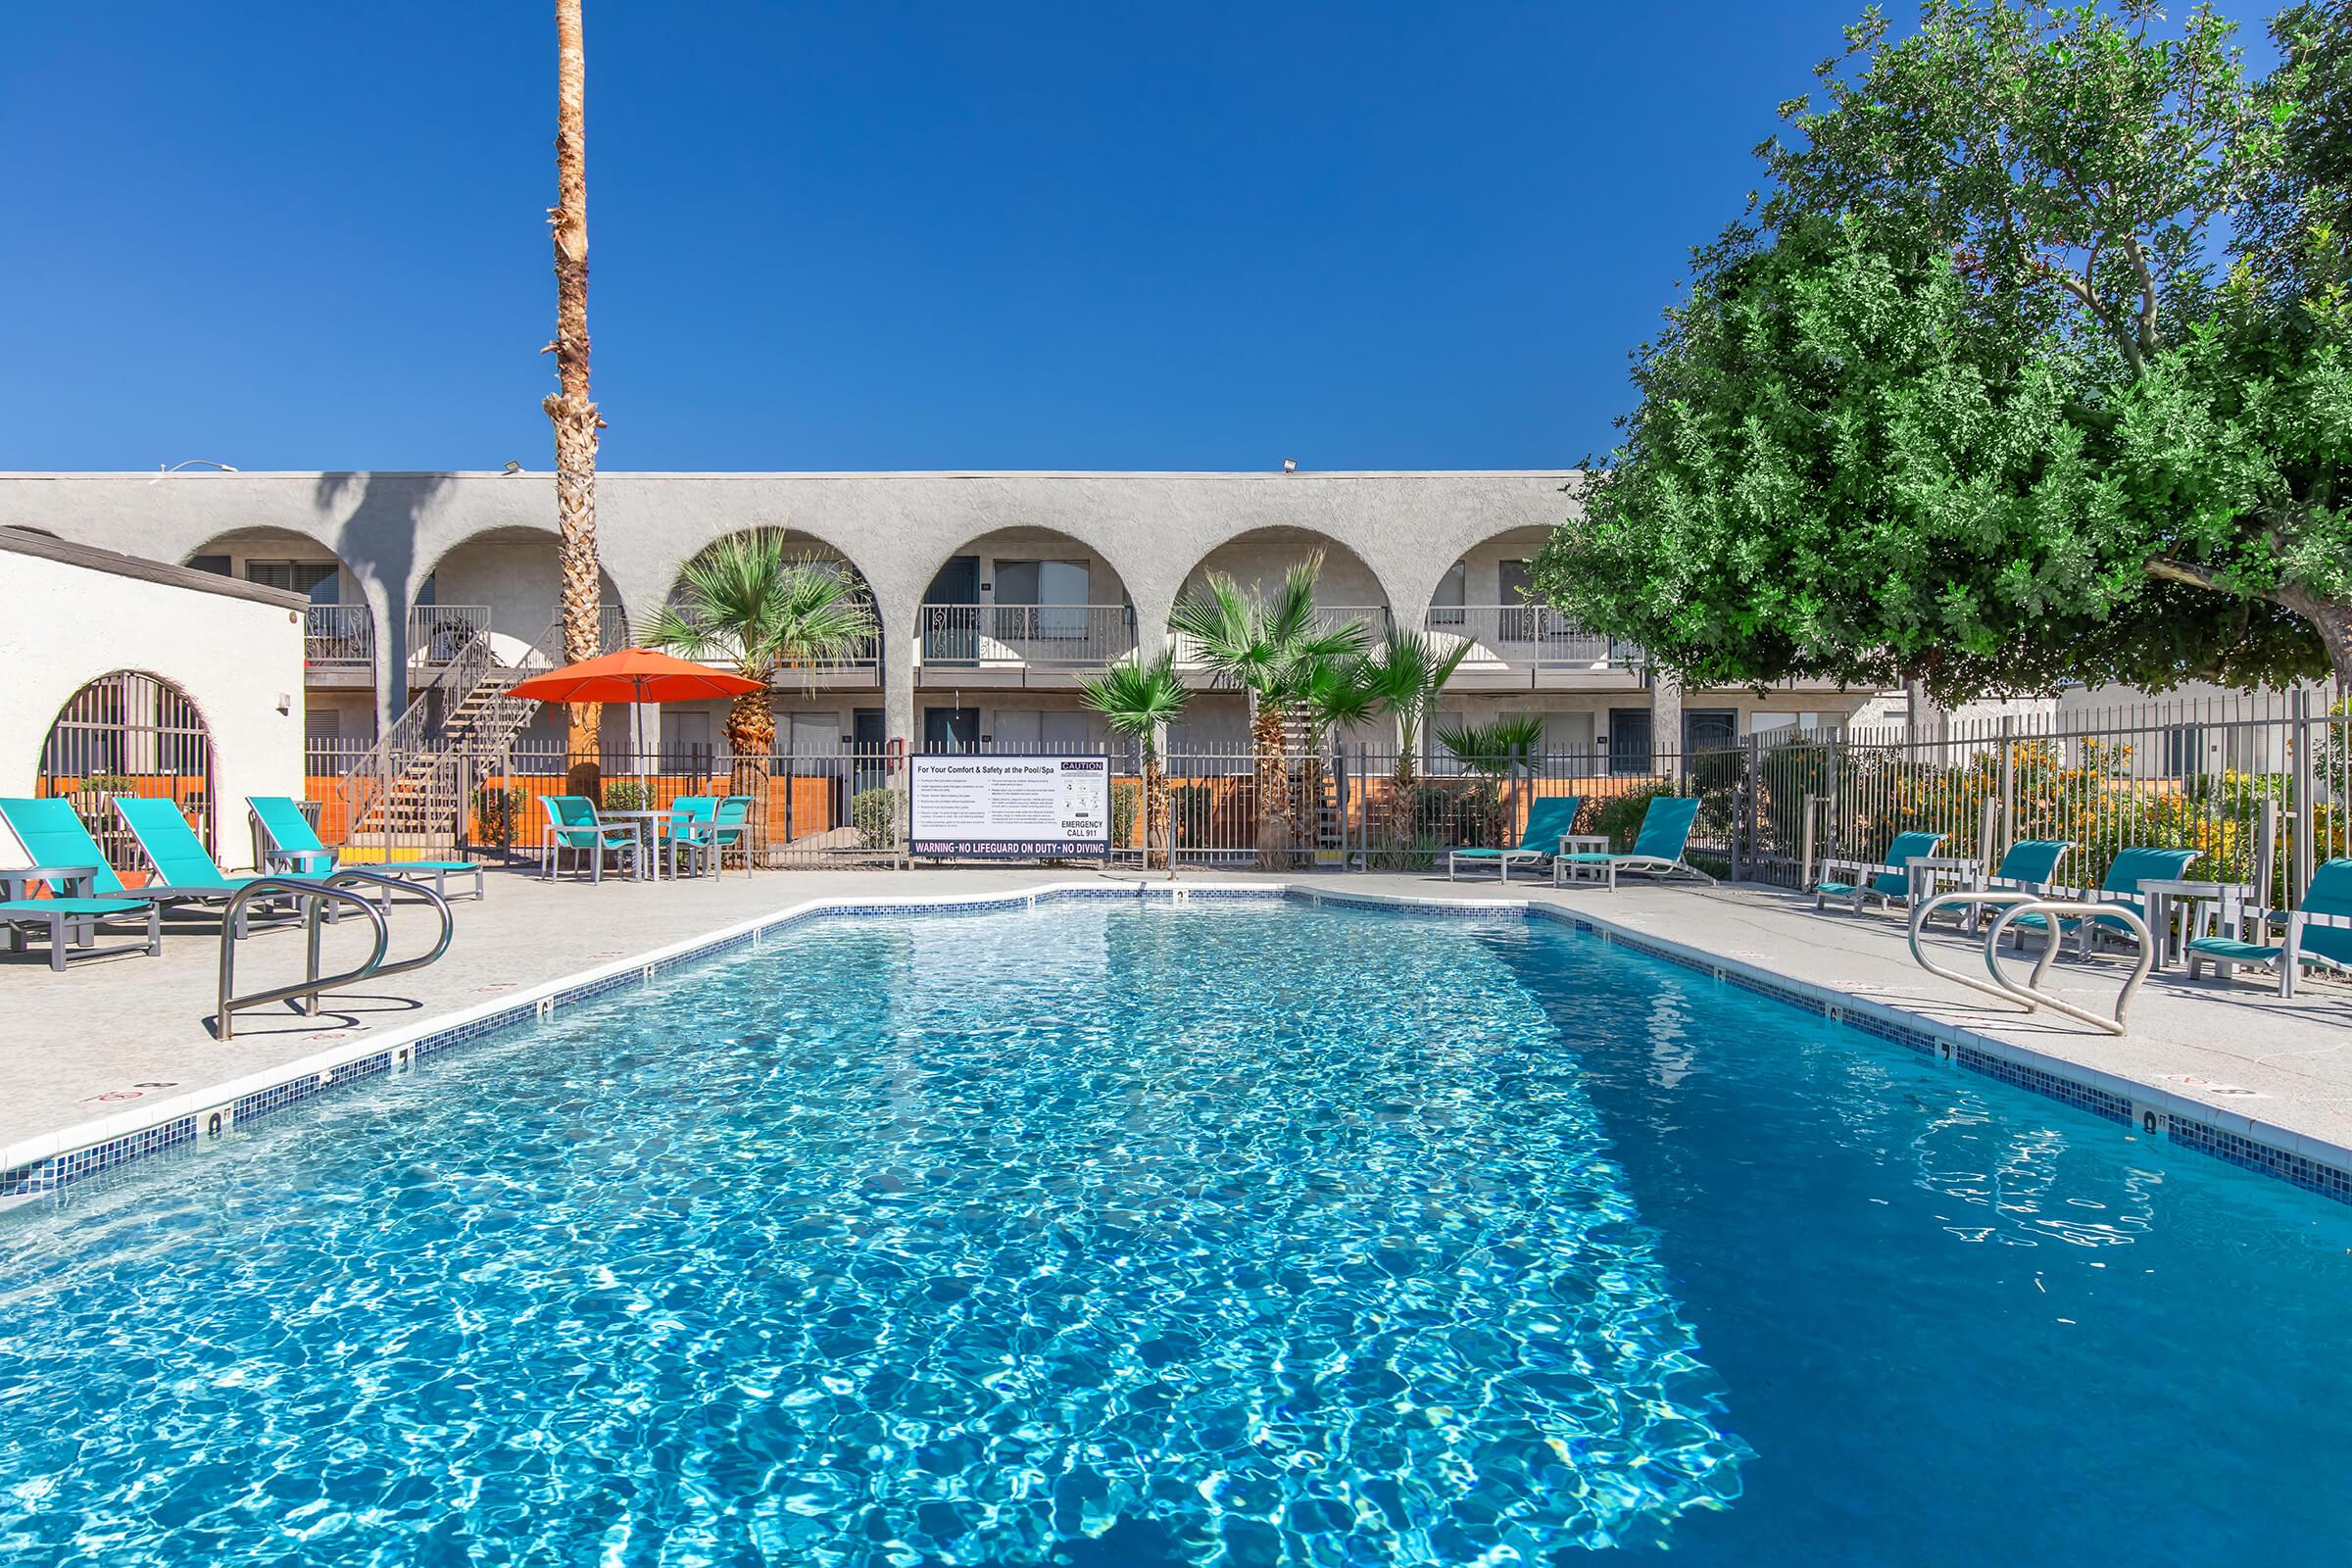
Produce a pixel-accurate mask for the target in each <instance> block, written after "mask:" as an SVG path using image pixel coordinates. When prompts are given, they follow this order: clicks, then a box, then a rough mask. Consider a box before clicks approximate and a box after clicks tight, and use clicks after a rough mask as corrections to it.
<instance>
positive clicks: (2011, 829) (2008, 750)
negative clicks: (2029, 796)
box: [1985, 713, 2017, 867]
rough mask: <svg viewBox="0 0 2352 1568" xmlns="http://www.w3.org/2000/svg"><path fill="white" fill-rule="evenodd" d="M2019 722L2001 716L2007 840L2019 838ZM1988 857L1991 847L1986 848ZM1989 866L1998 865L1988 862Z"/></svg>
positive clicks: (2003, 815) (2003, 812)
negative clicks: (2016, 739)
mask: <svg viewBox="0 0 2352 1568" xmlns="http://www.w3.org/2000/svg"><path fill="white" fill-rule="evenodd" d="M2016 728H2017V720H2016V719H2015V718H2013V717H2011V716H2010V715H2009V714H2007V713H2003V714H2002V715H2001V833H2002V836H2003V837H2005V838H2011V839H2014V838H2016V837H2017V746H2016V742H2015V731H2016ZM1985 852H1986V854H1987V855H1989V854H1990V853H1991V846H1990V845H1986V846H1985ZM1986 863H1987V866H1988V867H1989V866H1990V865H1991V864H1994V863H1997V862H1994V861H1989V860H1988V861H1987V862H1986Z"/></svg>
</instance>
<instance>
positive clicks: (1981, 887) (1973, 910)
mask: <svg viewBox="0 0 2352 1568" xmlns="http://www.w3.org/2000/svg"><path fill="white" fill-rule="evenodd" d="M2080 848H2081V846H2080V845H2078V844H2076V843H2075V842H2074V841H2073V840H2072V839H2020V840H2018V841H2017V842H2016V843H2015V844H2012V845H2010V846H2009V848H2008V849H2006V850H2004V851H2002V852H2001V863H2000V864H1999V865H1997V866H1995V867H1993V870H1992V875H1990V876H1985V875H1984V874H1983V870H1984V868H1983V866H1982V865H1979V866H1978V867H1977V870H1976V872H1975V873H1974V874H1975V881H1974V882H1973V883H1971V884H1970V886H1969V889H1968V891H1970V892H1972V893H2031V894H2035V895H2042V894H2047V893H2048V892H2049V889H2050V881H2051V879H2052V878H2053V877H2055V876H2056V875H2057V874H2058V862H2059V861H2061V860H2063V859H2065V858H2067V857H2068V856H2069V855H2072V854H2073V853H2074V852H2075V851H2076V850H2077V849H2080ZM1936 863H1938V864H1952V863H1955V862H1952V861H1938V862H1936ZM1956 913H1957V916H1958V918H1959V920H1960V923H1961V924H1962V925H1963V926H1964V927H1966V928H1967V929H1968V930H1971V931H1974V930H1976V929H1978V927H1979V926H1981V925H1982V924H1983V923H1984V921H1985V907H1984V906H1982V905H1969V906H1965V907H1962V908H1961V909H1959V910H1957V911H1956Z"/></svg>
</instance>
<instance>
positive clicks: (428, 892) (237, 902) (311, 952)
mask: <svg viewBox="0 0 2352 1568" xmlns="http://www.w3.org/2000/svg"><path fill="white" fill-rule="evenodd" d="M362 884H366V885H372V886H375V887H379V888H381V889H383V902H384V906H385V907H387V908H388V907H390V906H391V903H392V896H393V895H394V894H395V893H404V892H405V893H409V894H412V895H414V896H415V897H417V899H420V900H422V901H423V902H424V903H426V904H429V905H431V906H432V907H433V909H434V911H435V912H436V913H438V914H439V915H440V916H441V935H440V937H439V938H438V939H437V940H436V941H435V942H434V943H433V945H432V947H431V948H429V949H428V950H426V951H425V952H423V953H421V954H418V955H417V956H415V957H410V958H402V959H400V960H398V961H397V962H393V963H386V962H385V961H384V955H385V954H386V953H387V952H388V951H389V949H390V947H391V931H390V928H389V927H388V926H387V925H386V923H385V921H384V915H383V910H382V909H379V908H377V907H376V906H375V905H374V904H373V903H371V902H369V901H368V899H366V898H364V897H362V896H361V895H360V894H358V893H355V892H352V891H351V889H352V888H353V887H354V886H355V885H362ZM273 895H275V896H286V897H292V898H295V899H298V900H300V901H301V902H302V904H303V907H304V913H303V923H304V927H305V931H304V948H305V950H306V953H307V958H306V961H305V964H304V967H303V978H302V979H301V980H299V981H295V982H292V983H290V984H287V985H282V986H272V987H270V989H268V990H266V991H256V992H251V993H248V994H247V995H244V996H239V995H237V994H236V954H237V926H238V921H237V915H238V912H239V911H240V910H242V909H243V908H244V907H245V906H246V905H247V904H249V903H251V902H253V901H254V900H256V899H261V898H268V897H271V896H273ZM329 900H333V901H335V902H336V903H339V904H345V905H349V906H351V907H354V908H356V909H358V910H359V911H360V912H361V913H362V914H365V915H366V916H367V917H368V923H369V924H370V925H372V926H374V928H375V946H374V948H373V950H372V951H371V952H370V953H369V954H368V960H367V961H366V962H365V963H363V964H361V965H360V966H359V967H358V968H356V969H351V970H347V971H345V972H344V973H342V974H331V975H325V976H321V975H320V974H319V914H320V913H321V911H322V910H323V909H324V907H325V905H326V903H327V901H329ZM456 934H457V922H456V920H455V919H454V917H452V915H451V914H450V911H449V902H448V901H447V900H446V899H444V898H442V897H441V895H440V894H438V893H435V892H434V891H433V890H432V889H431V888H428V887H425V886H423V885H421V884H419V883H415V882H407V881H403V880H402V879H400V878H398V877H391V876H385V875H383V874H381V873H380V872H375V871H362V870H359V869H357V868H352V867H347V868H345V869H343V870H340V871H337V872H335V873H333V874H332V875H331V876H326V877H321V878H319V879H317V880H311V879H308V878H299V877H286V876H265V877H256V878H254V879H253V880H252V881H251V882H248V883H246V884H245V885H244V886H243V887H241V888H239V889H238V890H237V891H236V892H235V893H234V894H233V895H231V896H230V898H229V901H228V904H227V907H225V908H223V909H222V910H221V988H220V991H219V993H218V995H217V997H216V1007H215V1011H214V1019H213V1027H214V1031H215V1033H216V1035H217V1037H218V1038H220V1039H221V1040H228V1039H231V1038H233V1037H234V1032H235V1026H234V1024H233V1022H232V1018H233V1016H234V1015H235V1014H236V1013H239V1012H242V1011H245V1010H246V1009H248V1008H252V1007H266V1006H268V1005H270V1004H271V1003H276V1002H292V1003H294V1004H295V1005H297V1007H298V1008H299V1007H300V1005H301V1002H302V999H304V998H306V997H307V998H309V999H310V1006H309V1007H308V1008H307V1009H305V1010H308V1011H310V1012H313V1013H316V1012H317V1011H318V1010H319V995H320V993H322V992H326V991H331V990H335V989H337V988H339V987H342V986H347V985H354V984H357V983H358V982H359V981H362V980H367V979H371V978H373V977H375V976H378V975H393V974H406V973H408V972H409V971H410V970H412V969H421V968H423V967H424V966H425V965H426V964H428V963H432V962H434V961H436V960H437V959H439V958H440V956H442V955H443V954H445V953H447V952H448V951H449V944H450V940H451V939H452V938H453V937H454V936H455V935H456Z"/></svg>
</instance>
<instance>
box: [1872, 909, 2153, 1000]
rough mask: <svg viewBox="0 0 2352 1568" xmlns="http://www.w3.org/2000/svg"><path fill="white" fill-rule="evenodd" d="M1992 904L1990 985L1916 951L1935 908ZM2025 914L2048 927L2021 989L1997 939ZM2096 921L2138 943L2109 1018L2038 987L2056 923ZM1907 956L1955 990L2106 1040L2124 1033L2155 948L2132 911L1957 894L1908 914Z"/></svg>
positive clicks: (2053, 952) (2054, 944) (2055, 940)
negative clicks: (2062, 1020) (2039, 1011)
mask: <svg viewBox="0 0 2352 1568" xmlns="http://www.w3.org/2000/svg"><path fill="white" fill-rule="evenodd" d="M1995 905H1997V906H2000V907H2001V912H2000V913H1999V914H1998V915H1996V916H1995V917H1994V918H1993V922H1992V928H1991V929H1990V930H1989V931H1987V932H1986V933H1985V970H1986V972H1987V973H1988V974H1989V975H1990V976H1991V983H1990V984H1987V983H1986V982H1985V981H1983V980H1979V979H1977V978H1976V977H1975V976H1973V975H1965V974H1960V973H1958V972H1956V971H1954V970H1951V969H1946V968H1944V967H1943V966H1942V965H1941V964H1939V963H1936V961H1935V960H1933V959H1931V958H1930V957H1929V956H1927V954H1925V953H1924V952H1922V951H1921V950H1920V946H1919V936H1920V933H1921V931H1923V930H1925V929H1926V927H1927V923H1928V918H1929V916H1930V915H1932V914H1934V913H1935V912H1936V910H1937V909H1940V908H1943V907H1947V906H1949V907H1954V908H1958V907H1963V906H1967V907H1989V906H1995ZM2028 914H2038V915H2040V916H2041V917H2042V918H2043V919H2044V920H2046V921H2047V922H2048V939H2047V940H2046V941H2045V942H2044V943H2043V944H2042V949H2041V956H2040V957H2039V958H2037V959H2036V960H2034V976H2033V978H2032V979H2031V980H2030V981H2028V982H2027V983H2026V984H2024V985H2020V984H2018V983H2017V982H2016V981H2015V980H2013V979H2011V978H2010V977H2009V975H2008V974H2007V973H2006V972H2005V971H2003V969H2002V968H2001V959H2000V948H2001V937H2002V936H2003V935H2004V934H2005V933H2006V932H2007V931H2008V929H2009V927H2010V926H2011V925H2013V924H2015V923H2016V922H2017V920H2018V919H2019V917H2020V916H2023V915H2028ZM2098 916H2105V917H2107V918H2110V919H2114V920H2116V921H2118V922H2120V923H2122V924H2123V925H2124V926H2125V927H2126V928H2128V929H2129V930H2130V931H2131V935H2132V937H2133V939H2134V940H2136V941H2137V942H2138V944H2139V957H2138V959H2137V961H2136V962H2134V963H2133V964H2132V966H2131V976H2130V978H2128V979H2126V980H2125V981H2124V988H2123V990H2122V991H2121V992H2120V993H2118V994H2117V996H2116V999H2115V1016H2114V1017H2112V1018H2110V1017H2107V1016H2105V1015H2103V1014H2100V1013H2096V1012H2091V1011H2089V1010H2087V1009H2085V1008H2082V1007H2078V1006H2076V1005H2074V1004H2073V1003H2071V1002H2069V1001H2067V1000H2066V999H2065V998H2063V997H2059V996H2055V995H2053V994H2051V993H2050V992H2047V991H2044V990H2043V989H2042V988H2041V985H2042V980H2043V978H2044V977H2045V976H2047V975H2048V973H2049V971H2050V965H2051V963H2052V962H2053V961H2055V960H2056V958H2057V956H2058V944H2059V940H2060V932H2059V929H2058V922H2059V921H2060V920H2061V919H2065V918H2078V919H2081V918H2091V917H2098ZM1911 956H1912V958H1913V960H1915V961H1916V962H1917V963H1918V964H1919V966H1920V967H1921V968H1923V969H1925V970H1927V971H1928V973H1930V974H1932V975H1936V976H1938V977H1939V978H1942V979H1945V980H1949V981H1951V982H1952V983H1953V984H1955V985H1963V986H1966V987H1968V988H1969V989H1970V990H1971V991H1982V992H1984V993H1985V995H1986V996H1990V997H1999V998H2001V999H2002V1000H2003V1001H2009V1002H2021V1003H2023V1004H2025V1008H2026V1010H2027V1011H2028V1012H2032V1011H2033V1010H2034V1008H2035V1007H2048V1008H2049V1009H2050V1010H2051V1011H2052V1012H2060V1013H2064V1014H2065V1015H2066V1016H2067V1017H2069V1018H2073V1019H2075V1020H2076V1021H2077V1022H2080V1023H2086V1024H2088V1025H2090V1026H2091V1027H2092V1028H2093V1029H2103V1030H2105V1031H2106V1032H2107V1033H2109V1034H2111V1035H2120V1034H2122V1033H2124V1015H2125V1014H2126V1013H2127V1012H2129V1011H2130V1010H2131V999H2132V998H2133V997H2135V996H2137V995H2138V994H2139V987H2140V983H2141V982H2142V981H2144V980H2146V979H2147V977H2148V971H2149V970H2150V969H2152V968H2154V967H2155V964H2156V944H2155V942H2154V941H2153V940H2152V939H2151V938H2150V937H2149V935H2148V925H2147V922H2146V921H2145V920H2143V919H2141V918H2140V917H2139V915H2138V914H2137V913H2136V912H2135V911H2133V910H2132V909H2131V908H2128V907H2124V906H2122V905H2116V904H2099V903H2095V902H2089V901H2084V900H2077V899H2051V898H2044V897H2043V896H2042V895H2040V894H2038V893H1970V892H1960V893H1945V894H1940V895H1938V896H1937V897H1936V898H1933V899H1930V900H1928V901H1927V902H1926V903H1924V904H1922V905H1920V906H1919V907H1917V908H1915V909H1913V910H1912V911H1911Z"/></svg>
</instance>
